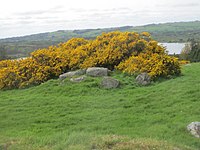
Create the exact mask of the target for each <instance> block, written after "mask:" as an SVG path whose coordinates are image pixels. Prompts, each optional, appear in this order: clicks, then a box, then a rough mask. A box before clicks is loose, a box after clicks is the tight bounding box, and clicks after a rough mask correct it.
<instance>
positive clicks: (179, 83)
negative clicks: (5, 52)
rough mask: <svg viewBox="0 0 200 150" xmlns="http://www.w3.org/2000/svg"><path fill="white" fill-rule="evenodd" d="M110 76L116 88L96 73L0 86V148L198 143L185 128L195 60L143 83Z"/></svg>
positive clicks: (196, 85)
mask: <svg viewBox="0 0 200 150" xmlns="http://www.w3.org/2000/svg"><path fill="white" fill-rule="evenodd" d="M113 76H114V77H115V78H118V79H119V80H120V81H121V86H120V88H118V89H111V90H107V89H102V88H101V87H99V86H98V84H99V82H100V80H101V78H87V80H86V81H84V82H82V83H70V81H68V80H65V81H64V82H60V81H59V80H50V81H48V82H46V83H44V84H41V85H39V86H36V87H31V88H28V89H21V90H9V91H0V150H1V149H5V148H7V149H11V150H23V149H25V150H29V149H30V150H31V149H41V150H45V149H53V150H54V149H55V150H63V149H66V150H68V149H71V150H79V149H80V150H82V149H86V150H87V149H95V148H96V149H109V148H112V149H142V150H143V149H146V150H149V149H171V150H172V149H174V147H178V148H180V149H193V150H198V149H199V148H200V141H199V139H197V138H194V137H193V136H191V135H190V134H189V133H188V132H187V130H186V126H187V125H188V124H189V123H190V122H192V121H200V117H199V114H200V107H199V106H200V100H199V97H200V78H199V76H200V64H199V63H196V64H195V63H194V64H192V65H191V66H184V67H183V69H182V76H180V77H177V78H173V79H170V80H163V81H159V82H155V83H152V85H150V86H147V87H140V86H137V85H136V84H135V82H134V78H133V77H129V76H126V75H123V74H119V73H115V74H113ZM113 137H114V138H113ZM142 146H144V147H142Z"/></svg>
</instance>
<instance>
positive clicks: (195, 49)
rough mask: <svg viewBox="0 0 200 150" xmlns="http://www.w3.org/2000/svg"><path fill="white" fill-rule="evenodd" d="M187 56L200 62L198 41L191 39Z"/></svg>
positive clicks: (192, 60) (199, 42)
mask: <svg viewBox="0 0 200 150" xmlns="http://www.w3.org/2000/svg"><path fill="white" fill-rule="evenodd" d="M188 58H189V60H190V61H191V62H200V41H196V40H194V39H192V40H191V51H190V53H189V55H188Z"/></svg>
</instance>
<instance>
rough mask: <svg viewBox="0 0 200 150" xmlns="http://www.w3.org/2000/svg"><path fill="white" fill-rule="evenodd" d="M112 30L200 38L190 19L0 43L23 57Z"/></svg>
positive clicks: (171, 38)
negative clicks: (70, 40) (46, 48)
mask: <svg viewBox="0 0 200 150" xmlns="http://www.w3.org/2000/svg"><path fill="white" fill-rule="evenodd" d="M114 30H120V31H135V32H143V31H147V32H150V33H151V35H152V37H153V38H154V39H155V40H157V41H159V42H186V41H187V40H188V39H191V38H195V39H200V21H192V22H174V23H163V24H149V25H144V26H123V27H114V28H102V29H100V28H99V29H83V30H59V31H55V32H47V33H40V34H33V35H28V36H22V37H13V38H6V39H0V45H5V49H6V50H7V53H8V54H9V55H11V56H14V57H24V56H28V55H29V53H30V52H32V51H34V50H36V49H39V48H44V47H48V46H50V45H56V44H58V43H60V42H65V41H67V40H69V39H70V38H73V37H84V38H86V39H92V38H94V37H96V36H98V35H99V34H101V33H102V32H110V31H114Z"/></svg>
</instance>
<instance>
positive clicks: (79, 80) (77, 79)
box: [70, 76, 86, 82]
mask: <svg viewBox="0 0 200 150" xmlns="http://www.w3.org/2000/svg"><path fill="white" fill-rule="evenodd" d="M85 78H86V76H81V77H77V78H71V79H70V81H71V82H82V81H84V80H85Z"/></svg>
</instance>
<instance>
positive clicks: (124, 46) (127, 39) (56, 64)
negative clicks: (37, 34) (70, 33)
mask: <svg viewBox="0 0 200 150" xmlns="http://www.w3.org/2000/svg"><path fill="white" fill-rule="evenodd" d="M93 66H99V67H107V68H109V69H118V70H121V71H123V72H126V73H129V74H138V73H141V72H147V73H148V74H149V75H150V76H151V77H152V78H155V77H159V76H168V75H178V74H180V64H179V62H178V60H177V59H176V58H174V57H170V56H168V55H167V54H166V52H165V48H163V47H162V46H160V45H158V43H157V42H156V41H154V40H152V39H151V36H150V34H149V33H148V32H143V33H141V34H138V33H134V32H119V31H115V32H110V33H103V34H102V35H100V36H98V37H97V38H96V39H94V40H86V39H83V38H72V39H71V40H69V41H67V42H65V43H61V44H59V45H58V46H50V47H48V48H45V49H39V50H36V51H34V52H33V53H31V56H30V57H28V58H26V59H20V60H5V61H0V89H12V88H23V87H26V86H29V85H37V84H40V83H42V82H44V81H47V80H49V79H52V78H55V77H58V76H59V75H60V74H61V73H63V72H66V71H69V70H75V69H79V68H88V67H93Z"/></svg>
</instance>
